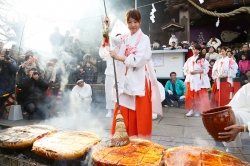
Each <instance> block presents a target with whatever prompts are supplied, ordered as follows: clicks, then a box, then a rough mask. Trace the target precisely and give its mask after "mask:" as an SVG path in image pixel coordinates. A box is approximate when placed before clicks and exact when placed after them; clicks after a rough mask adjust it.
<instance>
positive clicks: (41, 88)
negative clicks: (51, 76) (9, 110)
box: [17, 77, 49, 106]
mask: <svg viewBox="0 0 250 166" xmlns="http://www.w3.org/2000/svg"><path fill="white" fill-rule="evenodd" d="M48 86H49V85H48V83H47V82H45V81H44V80H43V79H41V78H39V79H38V80H37V81H36V80H34V79H33V78H30V77H27V78H25V79H24V80H23V81H22V82H21V83H20V84H19V85H18V88H20V89H21V91H20V92H19V93H18V95H17V101H18V103H20V104H21V105H23V106H25V105H26V104H28V103H34V104H36V105H37V104H41V103H44V102H45V97H46V94H45V92H46V90H47V89H48Z"/></svg>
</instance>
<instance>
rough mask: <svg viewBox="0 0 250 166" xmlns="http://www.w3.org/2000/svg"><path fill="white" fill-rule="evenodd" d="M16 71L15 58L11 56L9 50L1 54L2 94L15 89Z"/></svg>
mask: <svg viewBox="0 0 250 166" xmlns="http://www.w3.org/2000/svg"><path fill="white" fill-rule="evenodd" d="M4 54H5V55H4ZM15 73H16V62H15V60H14V59H12V58H10V57H9V55H8V52H4V53H3V55H2V54H1V55H0V96H2V95H3V94H5V93H9V92H11V91H13V90H14V88H15V86H14V82H15Z"/></svg>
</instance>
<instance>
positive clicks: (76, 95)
mask: <svg viewBox="0 0 250 166" xmlns="http://www.w3.org/2000/svg"><path fill="white" fill-rule="evenodd" d="M71 96H72V98H73V99H74V100H75V101H83V102H86V103H89V104H90V103H91V101H92V89H91V86H90V85H89V84H86V83H84V86H83V87H79V86H78V85H76V86H74V88H73V89H72V91H71Z"/></svg>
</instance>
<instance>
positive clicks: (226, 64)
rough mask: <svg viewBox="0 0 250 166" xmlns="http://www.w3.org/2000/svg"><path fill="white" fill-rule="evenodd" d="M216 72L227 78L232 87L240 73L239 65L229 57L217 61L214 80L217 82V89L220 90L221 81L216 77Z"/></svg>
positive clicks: (214, 68)
mask: <svg viewBox="0 0 250 166" xmlns="http://www.w3.org/2000/svg"><path fill="white" fill-rule="evenodd" d="M216 71H217V72H218V74H219V75H222V76H226V77H227V81H228V82H229V83H230V84H231V85H232V83H233V78H235V77H236V73H237V71H238V65H237V63H236V62H235V61H234V60H233V59H232V58H228V56H226V57H225V58H221V59H219V60H217V61H215V64H214V66H213V70H212V78H213V79H214V80H216V82H217V89H220V79H219V78H218V76H217V75H216Z"/></svg>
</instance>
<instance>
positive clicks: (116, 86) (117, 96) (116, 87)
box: [103, 0, 120, 113]
mask: <svg viewBox="0 0 250 166" xmlns="http://www.w3.org/2000/svg"><path fill="white" fill-rule="evenodd" d="M103 4H104V9H105V14H106V17H108V15H107V10H106V4H105V0H103ZM106 24H108V23H106ZM113 67H114V76H115V89H116V100H117V105H118V113H120V102H119V94H118V85H117V75H116V69H115V59H114V58H113Z"/></svg>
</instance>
